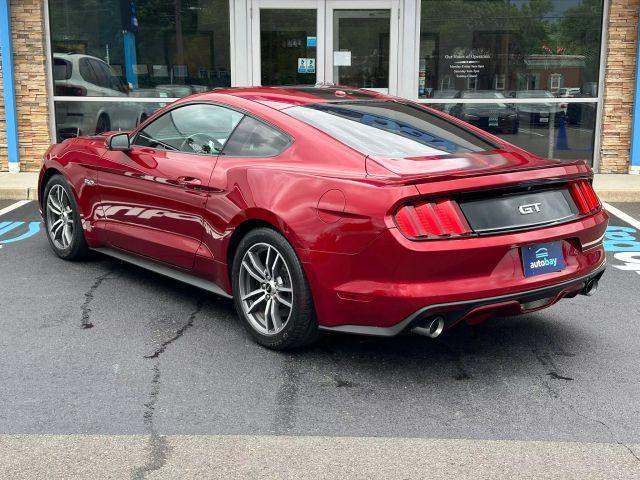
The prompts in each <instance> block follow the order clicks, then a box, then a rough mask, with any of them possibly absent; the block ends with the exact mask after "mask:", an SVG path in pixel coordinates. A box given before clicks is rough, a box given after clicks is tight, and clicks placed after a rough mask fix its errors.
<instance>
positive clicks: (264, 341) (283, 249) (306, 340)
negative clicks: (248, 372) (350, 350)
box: [231, 228, 319, 350]
mask: <svg viewBox="0 0 640 480" xmlns="http://www.w3.org/2000/svg"><path fill="white" fill-rule="evenodd" d="M265 244H266V245H269V246H271V247H273V248H275V249H276V251H277V252H279V253H280V254H281V255H282V258H283V260H284V262H285V264H286V268H287V269H288V270H287V271H288V273H289V275H290V277H291V289H292V291H293V292H292V294H293V300H292V307H291V311H290V314H289V317H288V320H287V321H286V323H284V327H283V329H282V331H280V332H278V333H273V334H268V335H266V334H264V333H262V332H260V331H258V330H257V329H256V327H254V326H253V325H252V322H251V320H250V319H249V316H248V315H247V314H246V313H245V311H244V308H243V303H242V300H241V298H240V291H241V286H240V282H241V277H240V270H241V266H242V260H243V258H245V254H246V253H247V252H248V251H249V250H250V249H252V247H255V246H256V245H265ZM274 276H275V274H274ZM231 278H232V282H233V284H232V285H233V291H234V295H233V300H234V304H235V307H236V311H237V312H238V316H239V317H240V318H241V320H242V323H243V325H244V326H245V328H246V329H247V331H248V332H249V334H250V335H251V336H252V337H253V338H254V339H255V341H256V342H257V343H259V344H260V345H262V346H264V347H267V348H270V349H273V350H290V349H294V348H299V347H303V346H306V345H309V344H311V343H313V342H315V341H316V340H317V338H318V336H319V331H318V322H317V320H316V316H315V311H314V308H313V298H312V296H311V290H310V289H309V283H308V282H307V278H306V276H305V274H304V271H303V269H302V264H301V263H300V260H299V259H298V256H297V255H296V253H295V251H294V249H293V247H292V246H291V244H289V242H288V241H287V240H286V239H285V238H284V237H283V236H282V235H281V234H280V233H278V232H276V231H275V230H272V229H270V228H257V229H255V230H251V231H250V232H248V233H247V234H246V235H245V236H244V238H243V239H242V240H241V241H240V244H239V245H238V248H237V250H236V252H235V255H234V259H233V266H232V275H231Z"/></svg>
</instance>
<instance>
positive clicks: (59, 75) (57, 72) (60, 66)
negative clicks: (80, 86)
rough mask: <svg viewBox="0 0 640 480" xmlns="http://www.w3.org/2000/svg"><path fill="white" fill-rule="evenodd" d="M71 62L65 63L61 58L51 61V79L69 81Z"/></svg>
mask: <svg viewBox="0 0 640 480" xmlns="http://www.w3.org/2000/svg"><path fill="white" fill-rule="evenodd" d="M72 68H73V67H72V66H71V62H67V61H66V60H63V59H62V58H54V59H53V79H54V80H69V79H70V78H71V71H72Z"/></svg>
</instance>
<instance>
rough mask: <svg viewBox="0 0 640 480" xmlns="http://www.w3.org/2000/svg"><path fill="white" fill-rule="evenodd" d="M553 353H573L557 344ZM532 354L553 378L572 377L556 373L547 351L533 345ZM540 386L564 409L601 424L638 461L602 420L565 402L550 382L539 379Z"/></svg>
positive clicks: (554, 365)
mask: <svg viewBox="0 0 640 480" xmlns="http://www.w3.org/2000/svg"><path fill="white" fill-rule="evenodd" d="M546 337H547V338H548V339H549V341H550V342H551V343H553V340H552V339H551V338H550V337H549V336H546ZM555 350H556V352H555V354H556V355H559V356H565V357H570V356H574V354H572V353H570V352H567V351H565V350H564V349H563V348H562V346H560V347H558V346H557V345H555ZM533 354H534V355H535V357H536V359H537V360H538V362H540V364H541V365H542V366H543V367H546V368H549V369H551V371H550V372H548V373H547V375H548V376H549V377H551V378H553V379H555V380H565V381H572V380H573V378H571V377H567V376H564V375H561V374H559V373H558V371H559V370H560V369H559V368H558V366H557V365H556V363H555V362H554V361H553V359H552V358H551V354H550V353H549V352H544V353H541V352H540V351H539V350H538V349H537V348H536V347H535V346H534V347H533ZM541 383H542V386H543V387H544V388H545V389H546V391H547V394H548V395H549V397H551V398H552V399H553V400H557V401H558V402H560V403H561V404H562V405H563V406H564V407H565V408H566V409H568V410H569V411H570V412H571V413H573V414H574V415H576V416H578V417H580V418H583V419H585V420H587V421H589V422H592V423H597V424H599V425H602V426H603V427H604V428H605V429H606V430H607V432H609V436H610V437H611V439H613V441H614V442H615V443H616V444H617V445H620V446H621V447H624V448H625V449H626V450H628V451H629V453H630V454H631V455H632V456H633V458H635V459H636V460H637V461H638V462H640V457H639V456H638V455H637V454H636V452H634V451H633V449H632V448H631V447H630V446H629V445H627V444H626V443H624V442H622V441H621V440H618V439H617V438H616V435H615V433H614V432H613V429H612V428H611V427H610V426H609V425H608V424H607V423H605V422H604V421H602V420H600V419H597V418H593V417H590V416H588V415H585V414H584V413H581V412H579V411H578V410H577V409H576V408H575V407H574V406H573V405H571V404H570V403H569V402H567V401H566V400H565V399H563V398H562V397H561V396H560V392H559V391H558V390H556V389H555V388H553V387H552V386H551V384H550V383H549V382H548V381H546V380H541Z"/></svg>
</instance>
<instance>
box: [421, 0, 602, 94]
mask: <svg viewBox="0 0 640 480" xmlns="http://www.w3.org/2000/svg"><path fill="white" fill-rule="evenodd" d="M602 8H603V7H602V0H546V1H537V0H497V1H496V0H422V2H421V27H420V63H419V91H418V96H419V97H420V98H447V97H438V95H437V91H438V90H439V89H440V90H458V91H460V90H464V89H478V90H489V89H496V90H502V91H505V93H506V94H507V95H508V96H515V95H514V92H517V91H520V90H541V89H545V90H548V91H549V92H550V93H551V94H552V95H554V96H556V95H560V89H561V88H571V89H574V90H572V92H573V93H572V96H575V97H592V96H597V91H596V89H597V82H598V69H599V62H600V41H601V34H602V32H601V29H602Z"/></svg>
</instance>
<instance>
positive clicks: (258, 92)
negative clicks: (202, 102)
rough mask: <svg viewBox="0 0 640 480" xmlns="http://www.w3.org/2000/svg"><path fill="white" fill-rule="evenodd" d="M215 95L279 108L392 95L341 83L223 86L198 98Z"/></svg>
mask: <svg viewBox="0 0 640 480" xmlns="http://www.w3.org/2000/svg"><path fill="white" fill-rule="evenodd" d="M214 95H215V96H217V95H231V96H234V97H238V98H243V99H246V100H250V101H253V102H258V103H261V104H264V105H267V106H269V107H272V108H275V109H277V110H282V109H284V108H288V107H292V106H296V105H309V104H313V103H325V102H353V101H367V100H369V101H371V100H389V99H390V98H391V97H388V96H387V95H382V94H380V93H377V92H374V91H371V90H363V89H358V88H350V87H344V86H338V85H332V86H284V87H241V88H238V87H236V88H221V89H215V90H212V91H210V92H207V93H203V94H200V95H199V98H201V99H206V98H207V96H212V98H214V97H213V96H214Z"/></svg>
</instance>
